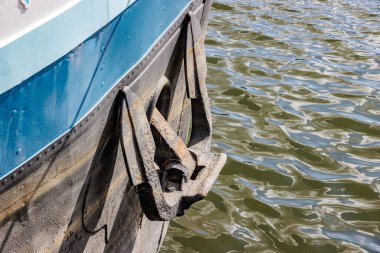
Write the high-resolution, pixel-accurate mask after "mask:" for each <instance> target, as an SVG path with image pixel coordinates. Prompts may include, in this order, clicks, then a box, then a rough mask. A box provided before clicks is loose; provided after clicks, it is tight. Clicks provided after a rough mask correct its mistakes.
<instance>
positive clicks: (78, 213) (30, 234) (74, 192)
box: [0, 1, 211, 252]
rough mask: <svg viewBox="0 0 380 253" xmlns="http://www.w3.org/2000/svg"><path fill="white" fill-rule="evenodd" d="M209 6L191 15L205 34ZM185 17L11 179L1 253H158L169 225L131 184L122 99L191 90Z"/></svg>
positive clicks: (5, 190) (1, 216) (3, 201)
mask: <svg viewBox="0 0 380 253" xmlns="http://www.w3.org/2000/svg"><path fill="white" fill-rule="evenodd" d="M210 5H211V1H206V4H205V6H206V8H203V7H204V6H203V4H202V3H201V1H195V4H194V5H193V6H192V7H191V8H193V9H194V8H195V7H197V10H198V11H197V12H196V14H197V15H198V17H199V18H200V16H201V15H203V18H202V19H201V18H200V20H203V24H202V25H203V27H204V28H205V27H206V21H207V17H208V15H209V13H208V12H209V10H210V8H209V6H210ZM203 10H205V11H203ZM188 11H189V10H186V12H188ZM185 15H186V13H184V14H183V15H182V16H181V18H180V20H179V21H178V22H177V23H175V24H174V26H173V27H172V28H170V29H169V32H168V33H167V34H165V36H164V37H163V38H162V39H161V40H160V41H159V42H158V44H157V46H155V47H154V50H152V52H150V53H149V55H148V56H147V58H145V59H143V61H142V62H141V63H140V64H139V65H138V66H137V67H136V68H135V69H134V70H132V71H131V72H130V73H128V74H127V75H126V76H125V78H124V79H123V80H122V82H120V84H119V85H118V86H117V87H115V88H114V89H113V90H112V91H111V92H110V93H109V94H108V95H107V97H106V98H105V99H104V100H103V101H102V102H101V103H100V104H99V105H98V107H96V108H95V110H94V111H93V112H91V113H90V114H89V115H88V117H86V118H85V119H84V120H83V121H82V122H81V123H79V124H78V126H76V127H75V129H73V130H72V131H71V132H70V133H68V134H67V135H66V136H65V137H64V138H62V139H61V140H59V141H57V143H55V144H53V145H51V146H50V147H49V148H48V149H46V150H44V151H43V152H42V153H41V154H39V155H37V156H36V157H34V158H33V159H31V161H30V162H29V163H27V164H26V165H24V166H23V167H20V168H19V169H18V170H17V171H16V173H15V174H14V175H10V176H9V177H7V178H6V179H7V182H6V183H3V184H2V186H1V187H0V191H1V195H0V252H103V251H104V252H156V251H158V249H159V247H160V245H161V243H162V240H163V238H164V235H165V233H166V230H167V227H168V222H163V221H150V220H148V219H147V218H146V216H145V215H144V214H143V212H142V210H141V207H140V201H139V197H138V194H137V193H136V189H135V187H131V186H130V184H129V178H128V174H127V171H126V169H125V164H124V161H123V156H122V153H121V149H120V145H119V136H118V135H119V133H118V131H117V120H118V119H117V108H116V105H117V94H118V90H119V89H120V88H122V87H123V86H125V85H129V86H130V87H131V89H132V90H133V91H134V92H135V93H136V94H137V95H138V96H139V97H140V98H141V99H143V101H144V103H146V105H147V106H148V105H149V103H150V102H151V101H152V100H153V99H154V98H155V97H156V96H157V94H155V89H152V87H155V86H156V84H157V80H159V79H160V77H161V76H163V75H164V74H166V75H167V76H171V77H172V80H175V81H176V82H177V85H183V86H184V84H183V82H185V78H184V67H183V54H181V53H180V52H181V50H183V43H182V42H181V37H182V36H181V29H180V28H181V23H182V21H183V19H184V17H185ZM205 17H206V18H205ZM204 30H205V29H204ZM168 72H169V73H168ZM178 102H181V103H182V101H178ZM181 106H182V104H181ZM180 114H181V112H180V111H179V112H178V117H180ZM178 117H174V118H173V120H172V123H173V124H176V121H178ZM176 118H177V119H176ZM169 123H170V122H169Z"/></svg>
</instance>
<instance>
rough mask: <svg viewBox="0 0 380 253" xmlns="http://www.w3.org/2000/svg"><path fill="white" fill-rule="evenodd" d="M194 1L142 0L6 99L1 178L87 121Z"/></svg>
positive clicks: (2, 102) (0, 100) (0, 105)
mask: <svg viewBox="0 0 380 253" xmlns="http://www.w3.org/2000/svg"><path fill="white" fill-rule="evenodd" d="M190 2H191V0H175V1H173V0H154V1H152V0H139V1H137V2H136V3H135V4H134V5H133V6H131V7H130V8H128V9H127V10H126V11H125V12H123V13H122V14H120V15H119V16H117V17H116V18H115V19H114V20H113V21H111V22H110V23H109V24H107V25H106V26H105V27H104V28H102V29H101V30H100V31H98V32H97V33H95V34H94V35H93V36H91V37H90V38H89V39H87V40H86V41H85V42H84V43H82V44H81V45H80V46H78V47H77V48H75V49H74V50H73V51H71V52H70V53H68V54H67V55H65V56H64V57H62V58H60V59H59V60H57V61H56V62H55V63H53V64H51V65H50V66H48V67H46V68H45V69H43V70H42V71H40V72H38V73H36V74H35V75H34V76H32V77H31V78H29V79H28V80H26V81H24V82H23V83H22V84H20V85H18V86H16V87H15V88H13V89H11V90H9V91H7V92H6V93H4V94H2V95H0V129H1V131H0V178H2V177H4V176H5V175H7V174H9V173H10V172H12V171H13V170H14V169H15V168H17V167H18V166H20V165H21V164H23V163H24V162H25V161H26V160H28V159H29V158H31V157H33V156H34V155H35V154H37V153H38V152H39V151H41V150H42V149H43V148H45V147H46V146H48V145H49V144H50V143H52V142H53V141H55V140H56V139H58V138H59V137H60V136H62V135H63V134H65V133H66V132H68V131H69V130H70V129H71V128H72V127H73V126H74V125H75V124H76V123H77V122H78V121H80V120H81V119H82V118H83V117H85V116H86V114H88V113H89V112H90V111H91V110H92V109H93V108H94V107H95V106H96V105H97V104H98V103H99V101H100V100H101V99H102V98H103V97H104V95H105V94H107V92H108V91H109V90H111V89H112V88H113V87H114V85H116V84H117V82H118V81H119V80H120V78H121V77H122V76H124V74H125V73H126V72H128V71H129V70H130V69H132V68H133V66H135V65H136V64H137V63H138V62H139V61H140V60H141V59H142V58H143V57H144V56H145V55H146V54H147V52H148V51H149V50H150V49H151V47H152V46H153V45H154V44H155V42H156V40H157V39H158V38H160V37H161V36H162V35H163V34H164V32H165V31H166V30H167V29H168V28H169V27H170V25H171V24H172V23H173V22H174V21H175V20H176V19H177V17H178V16H179V15H180V14H181V13H182V11H183V10H184V9H185V8H186V7H187V6H188V5H189V4H190ZM67 29H70V28H69V27H68V28H67Z"/></svg>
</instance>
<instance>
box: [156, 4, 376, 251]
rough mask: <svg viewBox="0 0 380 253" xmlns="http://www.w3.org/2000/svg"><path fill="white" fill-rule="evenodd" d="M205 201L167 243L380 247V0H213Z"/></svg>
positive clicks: (175, 225)
mask: <svg viewBox="0 0 380 253" xmlns="http://www.w3.org/2000/svg"><path fill="white" fill-rule="evenodd" d="M206 46H207V55H208V58H207V61H208V65H209V70H208V84H209V91H210V96H211V99H212V111H213V115H214V119H215V122H214V150H215V151H222V152H226V153H227V154H228V156H229V160H228V162H227V165H226V166H225V168H224V169H223V171H222V173H221V175H220V177H219V180H218V181H217V183H216V184H215V186H214V188H213V191H212V192H210V194H209V196H208V197H207V198H206V200H204V201H202V202H199V203H197V204H196V205H195V206H194V207H193V208H192V209H191V210H189V211H188V212H187V215H186V216H184V217H181V218H178V219H176V220H174V221H172V222H171V226H170V228H169V231H168V234H167V237H166V239H165V242H164V245H163V247H162V252H263V251H267V252H307V253H311V252H380V195H379V191H380V66H379V65H380V2H379V1H378V0H335V1H334V0H330V1H327V0H326V1H322V0H320V1H317V0H309V1H306V0H305V1H291V0H288V1H279V0H278V1H276V0H273V1H272V0H271V1H269V0H268V1H264V0H261V1H260V0H257V1H256V0H255V1H253V0H251V1H244V0H234V1H232V0H230V1H228V0H218V1H215V2H214V4H213V9H212V15H211V21H210V25H209V31H208V38H207V40H206Z"/></svg>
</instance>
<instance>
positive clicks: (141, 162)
mask: <svg viewBox="0 0 380 253" xmlns="http://www.w3.org/2000/svg"><path fill="white" fill-rule="evenodd" d="M186 29H187V35H186V40H185V42H186V45H185V50H186V52H185V56H184V57H185V59H184V61H185V77H186V86H187V88H186V90H187V98H186V99H189V100H190V103H191V116H192V121H191V132H190V137H189V141H188V143H187V144H186V143H185V141H184V140H183V139H182V138H181V137H180V136H179V135H178V134H177V131H175V130H174V129H173V128H172V127H171V125H170V124H169V123H168V122H167V120H166V119H165V117H164V116H163V115H162V113H161V112H160V111H159V110H158V109H157V108H156V107H154V108H153V109H152V110H151V111H150V112H149V113H148V112H146V110H145V108H144V105H143V102H142V100H141V99H140V98H139V97H138V96H137V95H136V94H135V93H134V92H133V91H132V90H131V89H130V88H129V87H128V86H126V87H124V88H123V89H122V91H121V93H122V99H121V102H120V103H121V104H120V107H119V108H120V115H119V118H120V120H119V122H120V125H119V131H120V143H121V147H122V153H123V158H124V161H125V164H126V167H127V171H128V174H129V178H130V182H131V184H132V185H133V186H136V189H137V192H138V195H139V199H140V203H141V206H142V209H143V211H144V213H145V215H146V216H147V217H148V218H149V219H150V220H170V219H172V218H174V217H176V216H179V215H183V213H184V210H186V209H188V208H189V207H190V206H191V205H192V204H193V203H194V202H196V201H199V200H200V199H202V198H203V197H205V196H206V195H207V193H208V192H209V190H210V189H211V187H212V185H213V183H214V182H215V180H216V178H217V177H218V175H219V173H220V170H221V169H222V167H223V166H224V164H225V162H226V155H225V154H215V153H210V146H211V133H212V126H211V120H212V118H211V111H210V105H209V100H208V94H207V88H206V82H205V78H206V62H205V52H204V46H203V37H202V35H203V33H202V30H201V27H200V24H199V21H198V20H197V18H196V17H195V16H194V15H193V13H189V14H188V19H187V26H186ZM163 79H164V80H166V81H164V82H161V83H162V84H161V85H158V86H159V89H162V88H163V86H164V85H167V83H168V80H167V79H166V77H164V78H163ZM157 144H159V146H160V147H161V148H162V147H164V149H165V150H164V151H165V152H161V157H160V158H161V159H159V160H160V162H157V157H158V156H159V155H157V154H158V153H159V152H160V150H157V148H156V147H157ZM162 154H164V155H162ZM163 157H164V159H163Z"/></svg>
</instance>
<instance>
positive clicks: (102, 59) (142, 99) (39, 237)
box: [0, 0, 226, 252]
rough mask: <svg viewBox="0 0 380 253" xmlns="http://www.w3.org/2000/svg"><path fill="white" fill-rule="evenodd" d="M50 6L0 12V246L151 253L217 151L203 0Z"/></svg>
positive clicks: (215, 162)
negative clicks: (1, 26) (4, 27)
mask: <svg viewBox="0 0 380 253" xmlns="http://www.w3.org/2000/svg"><path fill="white" fill-rule="evenodd" d="M55 4H57V3H54V4H51V5H46V6H45V8H43V5H44V4H43V3H42V1H38V0H35V1H33V2H32V3H31V2H29V1H27V2H25V1H24V2H23V6H24V7H22V6H21V7H20V6H18V7H19V8H25V9H23V10H22V13H21V14H20V13H16V14H17V15H19V16H18V17H15V16H14V15H13V14H12V11H14V10H13V9H12V8H13V7H14V6H13V5H11V4H10V5H8V7H7V8H9V10H7V9H6V8H5V9H1V10H0V13H2V14H3V15H5V16H7V15H8V16H9V17H8V18H10V19H12V18H13V19H14V21H15V23H14V24H13V25H11V26H10V28H9V29H11V30H6V31H2V33H0V42H1V44H0V45H1V48H0V59H1V60H0V66H1V70H0V71H1V75H0V76H1V83H5V85H3V86H2V87H1V90H0V103H1V106H0V127H1V129H2V131H1V133H0V147H1V152H0V252H84V251H85V252H157V251H158V250H159V248H160V245H161V243H162V241H163V238H164V236H165V233H166V230H167V227H168V221H169V220H171V219H172V218H174V217H176V216H179V215H183V214H184V211H185V210H186V209H188V208H189V207H190V206H191V205H192V204H193V203H194V202H196V201H198V200H200V199H202V198H203V197H205V196H206V195H207V193H208V191H209V190H210V188H211V186H212V185H213V183H214V181H215V180H216V178H217V177H218V175H219V172H220V170H221V169H222V167H223V165H224V163H225V160H226V156H225V155H224V154H214V153H210V146H211V129H212V126H211V112H210V106H209V101H208V95H207V89H206V83H205V78H206V61H205V54H204V47H203V43H204V33H205V30H206V26H207V20H208V15H209V11H210V6H211V1H200V0H194V1H191V0H179V1H175V2H171V1H167V0H159V1H148V0H136V1H128V3H125V1H124V2H123V1H119V2H118V1H110V2H108V1H105V0H104V1H99V2H96V3H95V2H94V1H91V0H83V1H68V2H67V4H65V5H62V6H59V5H58V6H56V5H55ZM103 4H105V5H104V6H103ZM41 6H42V7H41ZM88 7H91V8H90V9H87V8H88ZM38 8H43V9H38ZM46 10H49V11H46ZM89 10H90V11H89ZM8 11H9V12H8ZM95 14H96V15H95ZM20 15H21V16H20ZM36 16H37V17H39V18H40V19H38V18H36ZM86 17H87V18H89V19H90V20H91V21H93V22H89V23H87V21H88V20H87V21H86V22H83V19H85V18H86ZM2 21H3V20H2V19H0V22H2ZM16 21H17V22H16ZM74 21H75V22H74ZM73 22H74V23H73ZM30 23H31V24H32V25H30ZM0 24H2V23H0ZM70 24H75V25H76V26H75V27H69V26H70ZM62 28H65V29H67V30H62ZM84 35H85V36H86V37H83V36H84ZM46 39H47V40H46ZM62 39H64V40H63V41H62ZM39 42H44V44H43V46H45V47H44V49H43V50H44V51H41V50H42V49H41V48H40V47H41V44H39ZM68 45H71V46H70V48H68ZM33 60H34V62H33ZM16 66H17V67H20V66H23V68H17V67H16Z"/></svg>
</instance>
